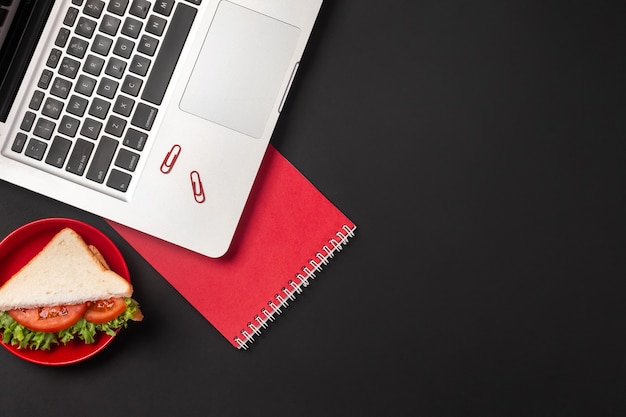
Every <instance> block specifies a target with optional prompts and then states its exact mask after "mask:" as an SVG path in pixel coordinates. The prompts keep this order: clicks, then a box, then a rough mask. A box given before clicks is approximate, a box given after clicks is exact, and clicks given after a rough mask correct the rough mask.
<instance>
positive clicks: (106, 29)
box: [99, 2, 124, 36]
mask: <svg viewBox="0 0 626 417" xmlns="http://www.w3.org/2000/svg"><path fill="white" fill-rule="evenodd" d="M114 3H116V2H111V3H109V5H111V4H114ZM122 14H124V13H122ZM121 23H122V21H121V20H120V19H118V18H117V17H115V16H111V15H110V14H105V15H104V17H103V18H102V23H100V27H99V30H100V32H102V33H106V34H107V35H111V36H115V34H116V33H117V29H119V27H120V24H121Z"/></svg>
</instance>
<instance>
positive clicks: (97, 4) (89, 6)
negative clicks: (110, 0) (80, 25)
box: [84, 0, 104, 18]
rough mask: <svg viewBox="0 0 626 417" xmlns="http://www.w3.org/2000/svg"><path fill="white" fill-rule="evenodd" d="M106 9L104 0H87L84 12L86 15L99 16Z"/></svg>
mask: <svg viewBox="0 0 626 417" xmlns="http://www.w3.org/2000/svg"><path fill="white" fill-rule="evenodd" d="M103 10H104V2H103V1H102V0H87V3H85V9H84V12H85V14H86V15H88V16H91V17H95V18H98V17H100V14H102V11H103Z"/></svg>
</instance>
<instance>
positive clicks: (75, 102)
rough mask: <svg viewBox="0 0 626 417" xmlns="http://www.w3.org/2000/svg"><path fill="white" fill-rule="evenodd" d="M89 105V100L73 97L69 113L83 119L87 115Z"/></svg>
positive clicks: (68, 108) (69, 103)
mask: <svg viewBox="0 0 626 417" xmlns="http://www.w3.org/2000/svg"><path fill="white" fill-rule="evenodd" d="M88 105H89V102H88V101H87V99H84V98H82V97H78V96H77V95H73V96H72V97H70V100H69V101H68V103H67V112H68V113H71V114H73V115H74V116H78V117H81V116H82V115H83V114H85V111H86V110H87V106H88Z"/></svg>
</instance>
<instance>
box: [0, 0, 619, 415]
mask: <svg viewBox="0 0 626 417" xmlns="http://www.w3.org/2000/svg"><path fill="white" fill-rule="evenodd" d="M620 3H621V2H618V1H595V2H552V1H480V0H479V1H472V2H469V1H460V0H456V1H416V0H414V1H399V0H398V1H374V0H337V1H327V2H326V3H325V5H324V6H323V9H322V12H321V15H320V16H319V21H318V25H317V27H316V29H315V32H314V35H313V38H312V40H311V44H310V48H309V49H308V50H307V54H306V56H305V59H304V60H303V63H302V65H301V71H300V73H299V76H298V78H297V82H296V83H295V85H294V88H293V89H292V91H291V95H290V98H289V100H288V105H287V107H286V110H285V112H284V114H283V115H282V118H281V120H280V122H279V126H278V128H277V131H276V134H275V136H274V138H273V144H274V145H275V146H276V147H277V148H278V149H279V150H280V151H281V152H282V153H283V154H284V155H285V156H286V157H287V158H288V159H289V160H290V161H291V162H292V163H293V164H294V165H295V166H296V167H297V168H298V169H299V170H301V171H302V173H303V174H304V175H306V176H307V177H308V178H309V179H310V180H311V181H312V182H313V183H314V184H315V185H316V186H317V187H318V188H319V189H320V190H321V191H322V192H323V193H324V194H325V195H326V196H327V197H328V198H329V199H330V200H331V201H332V202H333V203H334V204H335V205H337V206H338V207H339V208H340V209H341V210H342V211H344V212H345V213H346V214H347V215H348V216H349V217H350V218H351V219H352V220H353V221H354V222H355V223H356V224H357V225H358V227H359V229H358V233H357V237H356V238H355V239H354V240H353V241H352V243H351V244H349V245H348V247H347V248H346V249H345V250H344V251H343V252H342V253H341V255H340V256H339V257H336V258H335V259H334V260H333V261H332V263H331V264H330V265H329V266H328V267H327V268H326V269H325V270H324V272H323V273H322V274H320V275H319V276H318V279H316V280H315V281H314V283H313V284H312V285H311V286H309V288H308V289H307V290H306V292H305V293H304V294H302V295H301V296H300V297H299V298H298V299H297V301H296V302H295V303H293V304H292V305H291V306H290V307H289V308H288V309H287V310H286V311H285V312H284V313H283V314H282V315H281V316H280V318H279V319H278V320H277V321H276V322H275V323H274V324H272V326H271V327H270V329H269V330H267V331H266V332H264V334H263V335H262V336H261V337H260V338H258V339H257V341H256V342H255V344H253V345H252V348H251V349H250V350H248V351H245V352H243V351H238V350H236V349H234V348H233V347H232V346H231V345H230V344H229V343H227V342H226V341H225V340H224V339H223V337H222V336H221V335H220V334H219V333H218V332H217V331H215V330H214V329H213V328H212V327H211V326H210V325H209V324H208V323H207V322H206V321H205V320H204V319H203V318H201V316H200V315H199V314H197V312H196V311H195V310H194V309H193V308H192V307H190V306H189V305H188V304H187V303H186V301H185V300H184V299H182V298H181V297H180V296H179V295H178V294H177V293H176V292H175V291H174V290H173V289H172V288H171V287H170V286H169V285H168V284H167V283H166V282H165V281H164V280H163V279H162V278H161V277H160V276H159V275H158V274H157V273H156V272H155V271H154V270H153V269H152V268H151V267H150V266H149V265H148V264H147V263H146V262H145V261H144V260H143V259H142V258H141V257H140V256H139V255H138V254H137V253H136V252H135V251H134V250H133V249H132V248H131V247H129V246H128V245H127V244H125V242H124V241H122V240H121V239H120V238H119V236H117V235H116V234H115V233H114V232H113V231H112V230H111V229H110V228H109V227H107V225H106V224H105V223H104V222H103V221H102V220H101V219H99V218H97V217H95V216H92V215H89V214H87V213H84V212H81V211H79V210H76V209H74V208H71V207H68V206H65V205H63V204H60V203H57V202H54V201H50V200H48V199H46V198H42V197H40V196H37V195H34V194H32V193H30V192H27V191H24V190H21V189H19V188H16V187H14V186H12V185H8V184H6V183H0V194H1V196H2V199H1V200H0V234H1V235H2V236H4V235H6V234H8V233H9V232H10V231H11V230H13V229H14V228H16V227H18V226H20V225H22V224H24V223H26V222H29V221H31V220H34V219H38V218H42V217H50V216H66V217H74V218H78V219H81V220H84V221H87V222H89V223H91V224H93V225H96V226H97V227H99V228H101V229H102V230H104V231H105V232H106V233H107V234H108V235H109V236H111V237H112V238H113V239H114V241H115V242H116V243H117V244H119V246H120V248H121V249H122V251H123V253H124V255H125V257H126V259H127V262H128V264H129V267H130V269H131V274H132V275H133V277H134V283H135V285H136V294H137V297H138V298H139V299H140V300H141V301H142V305H143V308H144V311H145V313H146V316H147V317H149V318H150V319H149V320H146V321H145V322H144V323H142V324H140V325H133V326H132V327H130V328H129V329H127V330H126V331H124V332H123V333H121V334H120V336H119V337H118V338H117V339H116V340H115V343H113V344H112V345H111V346H109V347H108V348H107V349H106V350H105V351H104V352H102V353H101V354H99V355H97V356H96V357H94V358H92V359H90V360H88V361H86V362H83V363H81V364H78V365H75V366H69V367H62V368H56V367H54V368H50V367H42V366H37V365H33V364H30V363H27V362H24V361H21V360H19V359H18V358H16V357H14V356H13V355H11V354H10V353H8V352H6V351H5V350H4V349H2V350H0V381H1V382H0V387H1V388H0V414H1V415H2V416H16V415H35V416H84V415H87V416H123V415H137V416H181V417H182V416H196V415H197V416H250V415H260V416H270V415H274V414H276V415H282V416H289V415H294V416H316V417H318V416H346V415H349V416H361V415H367V416H383V415H384V416H388V415H416V416H467V415H477V416H561V415H562V416H574V415H576V416H589V415H594V416H609V415H611V416H613V415H624V414H625V413H626V395H625V394H624V393H625V391H626V295H625V294H626V274H625V271H626V256H624V251H625V249H626V221H625V220H624V217H625V215H626V200H625V196H626V193H624V187H623V181H624V178H626V176H625V175H624V174H625V172H624V171H625V169H624V165H625V164H624V156H625V151H626V117H625V116H626V84H625V82H624V79H625V74H626V68H625V64H626V59H625V56H626V47H625V46H626V42H625V41H626V25H624V19H623V17H624V13H623V12H624V8H623V7H621V8H620V7H619V4H620Z"/></svg>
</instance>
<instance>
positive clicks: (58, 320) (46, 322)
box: [8, 303, 87, 332]
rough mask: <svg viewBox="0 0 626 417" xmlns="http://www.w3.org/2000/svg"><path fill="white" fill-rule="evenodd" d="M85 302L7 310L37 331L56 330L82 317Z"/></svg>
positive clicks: (68, 325) (16, 318)
mask: <svg viewBox="0 0 626 417" xmlns="http://www.w3.org/2000/svg"><path fill="white" fill-rule="evenodd" d="M85 310H87V304H86V303H82V304H73V305H66V306H54V307H36V308H26V309H21V308H20V309H16V310H10V311H8V313H9V315H10V316H11V317H13V320H15V321H16V322H18V323H19V324H21V325H22V326H24V327H26V328H28V329H31V330H34V331H38V332H58V331H61V330H63V329H67V328H68V327H70V326H72V325H73V324H75V323H76V322H77V321H78V320H80V319H81V317H83V314H84V313H85Z"/></svg>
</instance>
